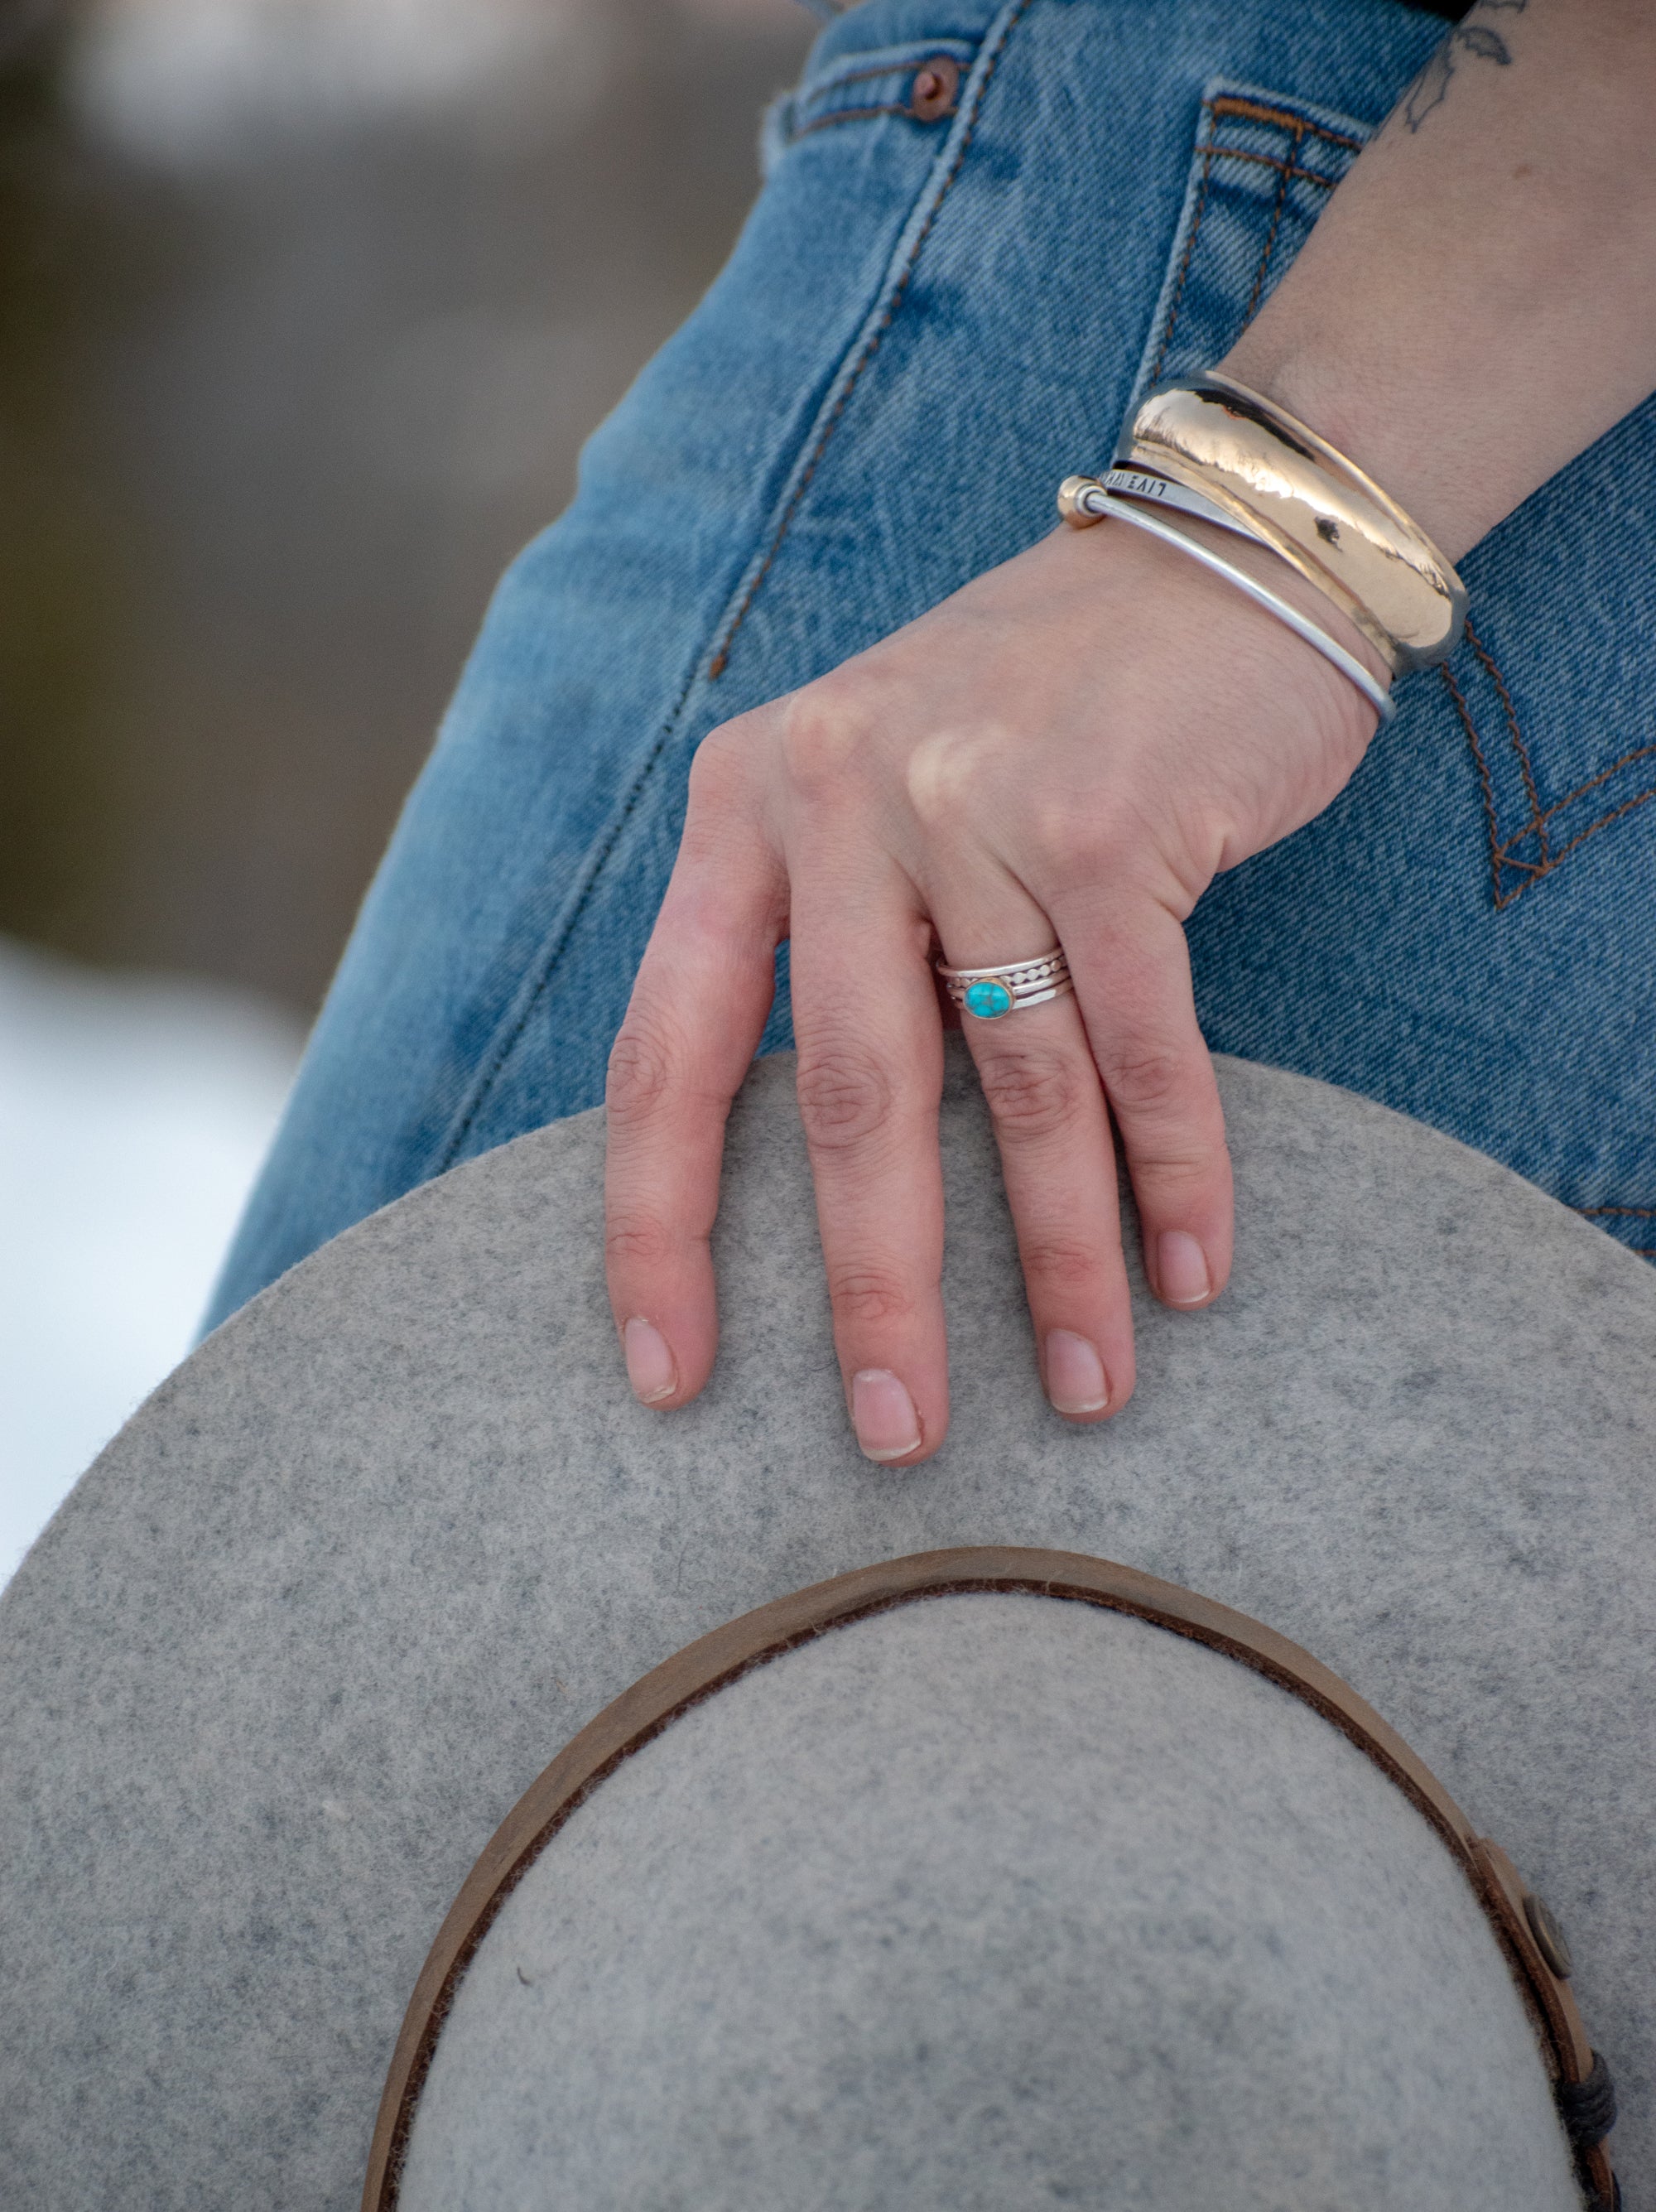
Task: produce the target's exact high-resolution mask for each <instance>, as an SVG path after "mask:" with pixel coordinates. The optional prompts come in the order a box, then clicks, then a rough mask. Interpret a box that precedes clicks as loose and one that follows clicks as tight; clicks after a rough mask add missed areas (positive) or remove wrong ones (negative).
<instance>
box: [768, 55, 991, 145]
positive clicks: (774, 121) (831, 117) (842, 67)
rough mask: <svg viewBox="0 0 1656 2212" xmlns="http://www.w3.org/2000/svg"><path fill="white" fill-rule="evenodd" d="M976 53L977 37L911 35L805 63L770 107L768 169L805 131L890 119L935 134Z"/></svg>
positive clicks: (953, 108)
mask: <svg viewBox="0 0 1656 2212" xmlns="http://www.w3.org/2000/svg"><path fill="white" fill-rule="evenodd" d="M976 54H977V42H976V41H975V40H969V39H958V38H939V39H925V40H910V41H908V42H907V43H905V44H903V45H901V46H882V47H879V48H877V49H876V50H875V51H873V52H866V53H850V54H846V53H840V54H835V55H834V57H833V58H832V59H831V60H829V61H827V62H824V63H823V64H820V65H819V66H818V67H817V68H816V69H814V70H807V72H806V74H805V76H804V78H803V79H802V80H801V82H799V84H798V86H797V87H796V88H795V89H794V90H793V91H792V92H789V93H784V94H783V95H782V97H781V98H780V99H779V100H775V101H773V103H772V105H771V106H770V107H769V109H768V110H767V112H766V116H765V124H764V131H763V134H762V137H761V166H762V167H763V169H764V173H765V174H766V175H767V177H768V176H769V175H770V174H771V173H772V171H773V169H774V167H776V164H777V163H778V161H780V160H781V158H782V156H783V155H784V154H786V151H787V150H788V149H789V148H790V147H791V146H795V145H797V144H798V143H799V141H800V140H801V139H802V138H810V137H816V136H817V135H819V134H821V133H822V132H825V131H835V130H838V129H840V128H842V127H844V126H846V125H858V124H860V125H871V124H878V123H882V122H889V123H890V124H892V125H895V127H896V128H898V129H900V130H904V131H909V132H912V133H913V134H915V135H916V136H917V137H920V138H928V137H933V136H935V135H936V134H937V133H938V132H939V131H942V130H943V128H944V127H946V126H947V125H948V123H949V119H950V118H951V117H952V116H953V115H954V114H955V111H956V109H957V107H958V106H959V104H960V89H961V84H962V83H963V82H964V81H965V78H966V76H967V75H968V71H969V70H970V69H971V67H972V64H973V61H974V58H976Z"/></svg>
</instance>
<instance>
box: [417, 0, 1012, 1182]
mask: <svg viewBox="0 0 1656 2212" xmlns="http://www.w3.org/2000/svg"><path fill="white" fill-rule="evenodd" d="M1032 4H1033V0H1016V5H1015V6H1014V7H1013V8H1012V9H1011V10H1010V13H1009V14H1008V15H1006V16H1005V17H1004V21H1003V23H1002V27H1001V31H1000V35H999V38H998V40H997V42H996V44H995V46H994V47H993V49H992V52H990V55H989V58H988V64H987V66H986V68H985V69H984V70H983V72H982V74H981V76H980V77H979V79H978V83H977V87H976V90H975V93H974V95H973V105H972V112H971V113H970V115H969V116H968V118H967V123H966V128H965V131H964V132H963V133H962V136H961V143H960V145H959V147H958V149H956V153H955V161H954V163H953V165H952V166H951V167H950V168H949V172H948V173H947V175H946V176H945V177H944V179H943V183H942V185H941V187H940V188H939V189H938V190H937V191H936V193H935V195H934V197H933V200H932V204H931V210H930V212H929V213H928V215H927V216H926V218H925V222H924V223H923V224H922V225H921V227H920V229H919V233H918V234H917V235H916V237H915V239H914V240H913V244H912V246H911V247H910V249H909V252H908V253H907V257H906V258H905V260H904V263H903V266H902V269H901V273H900V275H899V276H898V279H897V285H896V289H895V291H894V292H893V293H892V295H891V299H890V301H889V304H888V306H887V308H886V312H885V313H884V315H883V317H882V318H881V319H880V321H879V323H878V324H877V325H876V327H875V330H874V331H873V333H872V335H871V337H870V338H869V339H868V341H867V343H866V344H865V347H864V352H863V355H862V357H861V359H860V360H859V361H858V363H857V365H856V368H854V369H853V371H852V376H851V379H850V380H849V382H847V383H846V386H845V388H844V390H843V391H842V392H841V393H840V398H839V401H838V403H837V404H836V405H835V407H834V410H833V412H832V413H831V415H830V416H829V417H828V422H827V424H826V425H825V427H824V428H823V429H822V435H821V436H820V438H819V440H818V441H817V445H816V452H815V453H813V454H812V456H811V459H810V464H809V466H808V469H807V471H806V474H805V477H804V478H803V479H802V480H801V482H800V483H799V484H798V487H797V488H796V489H795V492H794V495H793V497H792V500H791V501H789V503H788V506H787V507H786V511H785V513H784V515H783V520H782V526H781V529H780V530H779V532H778V533H777V536H776V538H775V540H774V542H773V544H772V546H771V549H770V550H769V552H768V553H767V555H766V556H765V562H764V564H763V567H762V568H761V570H760V572H759V574H758V575H757V576H755V579H754V580H753V582H752V583H751V584H750V585H749V587H748V590H747V592H746V595H745V597H744V598H743V600H742V602H741V605H740V606H739V607H738V609H737V617H736V620H735V622H734V623H731V625H730V627H729V628H728V629H726V630H725V635H724V640H723V642H722V644H721V645H720V646H719V648H718V652H717V653H716V656H715V657H716V659H717V662H718V667H717V668H716V669H715V668H712V667H710V668H709V670H708V674H709V675H710V676H712V675H714V674H717V673H718V672H719V671H722V669H723V667H724V665H725V659H726V658H727V657H728V651H729V646H730V641H731V638H732V637H734V635H735V634H736V630H737V628H738V627H739V626H740V623H741V621H742V618H743V617H744V616H745V614H746V613H747V611H748V609H749V606H751V605H752V604H753V599H754V596H755V592H757V590H758V587H759V584H760V582H761V580H762V578H763V576H764V574H765V573H766V571H767V569H768V568H769V567H770V564H771V562H773V560H774V558H775V556H776V553H777V550H778V549H779V546H780V544H781V542H782V538H783V537H784V536H785V535H786V531H787V527H788V525H789V523H790V522H791V521H792V517H793V513H794V511H795V509H796V508H797V507H798V503H799V501H800V499H801V497H803V495H804V488H805V484H806V483H809V481H810V476H811V475H812V474H814V473H815V471H816V464H817V462H818V461H819V460H820V459H821V458H822V449H823V447H825V446H826V445H827V443H828V439H829V437H830V435H832V433H833V430H834V425H835V424H836V423H837V422H838V421H839V419H840V415H841V413H842V412H843V411H844V408H845V404H846V400H847V399H848V398H850V396H851V392H852V386H854V385H855V383H856V380H857V378H858V376H860V375H861V374H862V371H863V368H864V366H865V365H866V363H867V362H868V359H869V357H870V355H871V354H872V353H873V351H874V349H875V348H876V347H877V345H878V343H879V341H880V338H881V337H882V336H883V333H884V331H885V330H886V328H887V326H888V325H889V323H890V321H891V319H892V317H893V315H894V314H895V313H896V310H897V307H898V305H899V303H900V302H901V298H902V295H903V293H904V291H905V290H906V289H907V283H908V279H909V277H910V276H911V275H912V274H913V268H914V264H915V262H916V260H917V258H919V252H920V249H921V247H922V246H924V245H925V240H926V239H927V237H928V236H929V235H930V234H931V227H932V224H933V222H935V220H936V217H937V210H938V209H939V208H940V207H941V206H942V204H943V200H944V199H945V198H946V197H948V194H949V189H950V187H951V186H952V185H953V184H954V182H955V178H956V177H957V176H958V175H959V174H960V171H961V164H962V162H963V161H965V158H966V151H967V148H968V146H969V145H970V143H971V138H972V131H973V129H974V126H975V125H976V121H977V115H978V112H979V110H980V107H981V106H982V101H983V94H984V93H985V91H986V88H987V87H988V84H989V82H990V79H991V78H992V76H993V75H994V72H995V70H996V68H997V66H998V64H999V60H1000V57H1001V55H1002V53H1003V52H1004V51H1005V47H1006V43H1007V40H1008V39H1009V38H1010V34H1011V32H1012V30H1013V29H1014V27H1016V24H1017V22H1018V21H1019V19H1020V18H1021V17H1022V15H1025V14H1026V13H1027V11H1028V9H1029V7H1030V6H1031V5H1032ZM886 281H887V282H888V283H889V276H888V278H887V280H886ZM718 634H719V633H718V629H717V628H716V629H715V632H714V635H718ZM701 650H702V648H701V647H700V646H698V647H697V648H696V651H695V654H694V655H693V656H692V658H691V661H690V669H689V673H688V676H687V677H686V678H685V680H684V684H683V687H682V690H680V692H679V694H678V696H677V698H676V700H675V701H674V702H673V704H672V706H671V708H670V709H669V711H668V714H667V715H666V718H665V720H664V722H663V723H662V726H661V729H660V731H659V732H658V736H657V738H656V741H655V743H654V744H653V745H652V746H651V748H650V750H649V752H648V754H647V755H646V757H645V759H644V760H643V762H642V763H640V767H639V769H638V772H637V774H636V775H634V779H633V781H632V785H631V787H630V788H629V789H628V793H627V797H626V799H624V800H623V801H622V805H621V806H620V808H619V809H618V810H617V811H616V814H615V815H614V816H613V817H611V819H610V824H609V827H608V829H607V830H606V832H605V834H604V839H603V841H602V842H601V843H600V844H599V845H598V846H597V848H595V850H594V851H593V853H592V854H591V859H590V860H589V862H588V865H587V869H586V879H585V882H584V883H583V884H582V885H581V887H580V890H579V892H578V893H577V894H576V896H575V898H574V899H573V902H572V903H571V905H570V906H569V907H568V908H567V910H566V912H565V914H564V916H563V918H562V920H561V921H560V923H559V924H558V926H557V927H556V929H555V933H554V934H553V936H552V939H551V940H550V942H549V945H548V948H547V950H546V952H545V955H544V957H543V959H542V961H541V963H540V967H539V972H538V974H537V975H535V978H534V981H533V983H532V985H531V987H528V988H526V989H524V990H523V991H522V992H521V995H520V1000H519V1005H518V1007H517V1009H516V1012H515V1014H513V1015H509V1016H508V1017H507V1020H506V1021H505V1023H503V1024H502V1027H501V1030H500V1033H499V1035H498V1036H497V1039H496V1042H495V1043H494V1049H493V1051H492V1052H491V1053H490V1054H489V1055H488V1060H487V1062H486V1064H485V1065H483V1066H482V1067H480V1069H479V1070H478V1072H477V1073H476V1075H475V1076H474V1077H473V1079H472V1083H471V1088H470V1095H469V1097H467V1099H466V1101H465V1103H464V1106H463V1107H462V1108H460V1109H458V1113H457V1118H456V1120H455V1122H454V1125H453V1127H452V1130H451V1133H450V1134H449V1137H448V1139H447V1141H446V1143H445V1144H444V1146H443V1147H442V1149H441V1151H440V1153H439V1154H438V1156H437V1165H436V1167H435V1169H434V1173H435V1174H437V1175H441V1174H443V1173H444V1172H445V1171H446V1170H447V1169H449V1168H451V1167H452V1166H453V1165H454V1164H455V1161H456V1159H457V1158H458V1155H459V1152H460V1148H461V1146H463V1145H464V1142H465V1140H466V1138H467V1136H468V1135H469V1134H470V1130H471V1127H472V1124H473V1123H474V1122H475V1121H476V1118H477V1116H478V1115H479V1114H480V1113H481V1112H482V1109H483V1107H484V1106H485V1104H486V1103H488V1097H489V1094H490V1093H491V1091H493V1090H494V1085H495V1083H496V1082H497V1080H498V1079H499V1078H500V1071H501V1069H502V1068H503V1067H504V1066H506V1063H507V1060H509V1059H510V1057H511V1055H512V1053H513V1048H514V1047H515V1046H516V1044H517V1042H518V1040H519V1037H521V1036H522V1035H523V1033H524V1031H525V1029H526V1028H527V1027H528V1025H529V1023H530V1020H531V1018H532V1016H533V1014H534V1012H535V1009H536V1007H537V1006H538V1005H539V1003H540V1001H541V999H542V997H543V994H544V993H545V991H546V989H547V987H548V986H549V983H550V982H551V981H552V978H553V975H555V972H556V970H557V965H558V963H559V961H560V959H561V957H562V956H563V951H564V948H565V947H566V946H567V944H568V942H569V940H570V938H571V936H572V935H573V933H574V931H575V928H576V927H577V926H578V924H579V921H580V918H581V916H582V915H583V914H584V913H585V910H586V908H587V906H588V905H589V903H590V902H591V897H592V895H593V893H594V891H595V890H597V885H598V883H599V880H600V879H601V878H602V877H603V874H604V868H605V866H606V865H607V863H608V861H609V859H610V854H612V853H613V852H614V850H615V848H616V845H617V843H618V842H620V839H621V836H622V831H623V830H624V829H626V826H627V824H628V821H629V820H630V819H631V818H632V816H633V813H634V810H635V809H636V807H637V805H638V803H639V801H640V799H641V798H642V797H643V795H644V792H645V789H646V786H647V784H648V783H649V781H650V778H651V776H652V774H653V772H654V769H655V767H656V763H657V762H658V760H659V759H660V758H661V756H662V754H663V753H664V751H665V750H666V749H667V746H668V744H670V741H671V739H672V737H673V733H674V732H675V731H676V729H677V727H678V726H679V723H680V721H681V720H682V717H683V714H684V710H685V708H686V707H687V706H688V703H689V701H690V697H691V695H692V694H693V692H694V691H695V686H696V681H697V677H698V674H699V672H700V669H701Z"/></svg>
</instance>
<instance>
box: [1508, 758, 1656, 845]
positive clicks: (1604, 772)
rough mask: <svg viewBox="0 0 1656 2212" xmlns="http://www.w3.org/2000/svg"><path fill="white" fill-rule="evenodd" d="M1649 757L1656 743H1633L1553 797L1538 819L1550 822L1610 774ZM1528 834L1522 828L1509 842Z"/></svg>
mask: <svg viewBox="0 0 1656 2212" xmlns="http://www.w3.org/2000/svg"><path fill="white" fill-rule="evenodd" d="M1651 759H1656V745H1635V747H1634V749H1633V750H1632V751H1631V752H1630V753H1623V755H1622V757H1621V758H1620V760H1613V761H1612V762H1611V764H1610V766H1609V767H1608V768H1601V769H1599V771H1598V775H1590V776H1589V777H1588V778H1587V780H1586V782H1585V783H1578V784H1577V785H1576V787H1575V788H1574V791H1567V792H1566V793H1564V796H1563V797H1562V799H1555V800H1554V802H1553V804H1552V805H1550V806H1549V807H1548V808H1547V809H1546V811H1545V812H1544V814H1542V816H1541V817H1540V820H1541V821H1543V822H1550V821H1551V820H1552V817H1554V815H1555V814H1562V812H1563V811H1564V809H1565V808H1566V807H1567V806H1573V805H1574V804H1575V802H1576V800H1577V799H1583V798H1585V797H1586V794H1587V793H1588V792H1590V791H1595V790H1597V788H1598V786H1599V785H1600V784H1601V783H1608V782H1609V781H1610V779H1611V776H1613V775H1619V774H1620V773H1621V771H1622V770H1623V769H1624V768H1631V766H1632V765H1633V763H1634V762H1635V761H1636V760H1651ZM1640 795H1641V797H1647V796H1648V795H1649V794H1648V793H1641V794H1640ZM1532 826H1533V825H1532ZM1529 834H1530V831H1529V829H1522V830H1520V832H1519V835H1518V836H1516V837H1514V838H1513V839H1512V840H1511V842H1512V843H1513V844H1514V845H1516V844H1518V843H1520V842H1521V841H1522V840H1523V839H1524V838H1525V837H1527V836H1529Z"/></svg>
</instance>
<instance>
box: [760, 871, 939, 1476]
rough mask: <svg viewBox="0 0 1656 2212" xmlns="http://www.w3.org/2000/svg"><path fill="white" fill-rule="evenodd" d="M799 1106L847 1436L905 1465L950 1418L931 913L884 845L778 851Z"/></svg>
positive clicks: (932, 1444)
mask: <svg viewBox="0 0 1656 2212" xmlns="http://www.w3.org/2000/svg"><path fill="white" fill-rule="evenodd" d="M789 873H790V877H791V879H792V901H791V918H792V947H791V951H790V966H791V970H792V998H793V1026H794V1041H795V1042H796V1044H797V1045H798V1054H799V1060H798V1083H799V1111H800V1118H801V1120H802V1121H803V1122H804V1130H805V1140H806V1144H807V1146H809V1149H810V1162H811V1173H812V1175H813V1176H814V1178H815V1180H816V1218H817V1223H818V1225H819V1228H820V1230H821V1233H822V1256H823V1260H824V1261H825V1262H826V1265H827V1269H828V1294H829V1297H830V1298H831V1300H832V1302H833V1307H834V1345H835V1348H836V1349H837V1351H838V1352H839V1355H840V1367H841V1369H842V1371H843V1374H844V1377H845V1386H846V1402H847V1404H848V1406H849V1407H850V1411H851V1417H852V1425H853V1427H854V1428H855V1430H856V1431H857V1440H858V1443H859V1444H860V1445H861V1447H862V1449H863V1451H864V1453H865V1454H866V1455H867V1456H868V1457H869V1458H870V1459H872V1460H877V1461H879V1462H881V1463H882V1464H883V1465H888V1466H912V1465H913V1464H915V1463H916V1462H919V1461H920V1460H922V1459H925V1458H927V1457H929V1456H930V1455H931V1453H932V1452H934V1451H935V1450H936V1449H937V1446H938V1445H939V1444H940V1443H942V1442H943V1435H944V1432H945V1431H946V1430H947V1428H948V1425H949V1365H948V1353H947V1350H946V1347H945V1344H944V1338H943V1296H942V1278H943V1174H942V1168H941V1164H940V1161H939V1157H938V1151H937V1109H938V1105H939V1102H940V1100H941V1098H942V1095H943V1024H942V1020H941V1018H940V1016H939V1012H938V1008H937V994H936V991H935V989H934V987H933V985H932V981H931V969H930V964H929V961H928V958H927V951H928V946H929V944H930V939H931V924H930V922H929V921H927V920H926V919H925V916H924V915H922V914H921V912H920V911H919V902H918V901H917V899H916V897H915V895H914V892H913V887H912V886H911V885H910V884H909V883H908V882H907V878H905V877H904V876H903V875H902V874H901V872H900V871H899V870H898V869H897V867H896V866H895V863H894V862H892V861H891V860H889V858H887V857H886V856H884V855H880V856H878V857H874V856H870V858H869V859H868V860H867V861H866V862H864V864H863V865H861V866H858V865H857V864H856V862H855V860H853V859H852V856H851V855H850V854H848V853H847V852H846V850H845V849H844V848H842V847H840V846H837V845H836V846H834V847H833V848H831V849H830V848H828V843H827V841H822V842H819V843H818V844H817V845H816V848H815V849H807V850H806V851H805V852H804V853H803V854H794V853H792V852H791V853H790V854H789Z"/></svg>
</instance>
